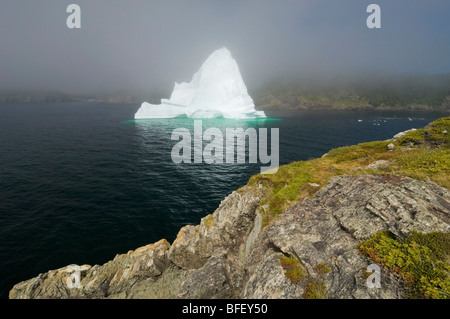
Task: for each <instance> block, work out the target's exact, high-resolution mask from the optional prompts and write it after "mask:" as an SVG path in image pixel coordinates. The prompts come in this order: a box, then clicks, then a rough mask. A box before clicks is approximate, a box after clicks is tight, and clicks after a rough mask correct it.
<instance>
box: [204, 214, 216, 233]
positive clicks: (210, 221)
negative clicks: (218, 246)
mask: <svg viewBox="0 0 450 319" xmlns="http://www.w3.org/2000/svg"><path fill="white" fill-rule="evenodd" d="M204 222H205V227H206V229H210V228H211V226H213V225H214V215H212V214H211V215H208V216H206V217H205V218H204Z"/></svg>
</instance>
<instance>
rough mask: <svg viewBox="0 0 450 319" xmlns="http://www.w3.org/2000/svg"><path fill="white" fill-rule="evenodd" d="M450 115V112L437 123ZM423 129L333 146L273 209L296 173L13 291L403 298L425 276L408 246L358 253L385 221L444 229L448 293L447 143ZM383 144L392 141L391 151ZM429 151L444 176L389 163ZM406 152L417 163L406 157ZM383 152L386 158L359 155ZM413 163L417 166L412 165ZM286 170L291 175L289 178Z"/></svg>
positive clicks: (440, 291) (397, 231)
mask: <svg viewBox="0 0 450 319" xmlns="http://www.w3.org/2000/svg"><path fill="white" fill-rule="evenodd" d="M449 123H450V118H447V119H446V120H445V123H444V124H445V125H448V124H449ZM427 130H436V125H435V126H433V125H431V126H430V127H429V128H425V129H424V131H423V132H422V131H420V132H409V133H408V134H409V135H408V134H405V135H406V136H405V135H403V136H402V139H401V140H392V141H387V142H386V143H382V144H381V146H380V144H376V145H372V146H373V147H374V149H373V150H372V151H373V152H372V151H370V152H369V151H367V152H368V153H365V157H364V156H356V157H355V156H351V157H349V158H347V159H343V158H342V155H343V154H346V155H348V154H349V151H350V150H346V152H334V153H333V152H330V153H329V154H327V155H326V156H324V158H323V159H321V160H320V161H321V162H316V163H315V164H316V165H315V167H317V165H319V164H326V165H328V171H329V172H331V173H330V174H331V175H332V176H331V177H330V176H328V175H326V180H325V182H323V184H322V186H321V183H318V184H316V183H310V181H309V180H306V181H304V183H303V184H301V185H300V186H298V185H297V186H296V192H297V195H296V196H297V197H296V198H295V200H288V201H287V204H286V203H285V202H286V200H285V202H284V203H285V205H284V206H282V207H284V208H283V211H282V213H281V214H278V215H277V216H272V215H273V214H272V215H271V214H270V213H271V212H270V211H271V210H275V208H274V207H275V202H274V200H270V198H272V197H273V196H274V194H275V193H276V192H278V193H276V194H275V195H277V194H278V197H280V196H281V195H280V194H282V193H281V191H282V190H286V189H287V188H288V185H292V183H290V184H286V185H285V186H283V187H281V188H280V189H277V188H276V187H275V186H274V185H275V180H269V181H268V180H267V179H266V178H264V177H262V176H261V177H259V178H257V179H253V180H251V182H249V184H248V185H246V186H244V187H243V188H241V189H239V190H237V191H235V192H233V193H232V194H230V195H229V196H228V197H226V198H225V199H224V200H223V201H222V202H221V204H220V206H219V207H218V208H217V210H216V211H215V212H214V213H213V214H211V215H209V216H206V217H205V218H203V219H202V220H201V223H200V224H199V225H197V226H186V227H183V228H182V229H181V230H180V231H179V234H178V236H177V238H176V240H175V241H174V242H173V243H172V244H170V243H168V242H167V241H166V240H161V241H159V242H157V243H154V244H150V245H147V246H144V247H140V248H138V249H136V250H134V251H130V252H128V253H127V254H122V255H117V256H116V257H115V258H114V259H113V260H112V261H110V262H108V263H106V264H104V265H95V266H90V265H83V266H79V267H74V266H68V267H64V268H60V269H56V270H51V271H49V272H47V273H43V274H40V275H38V276H37V277H35V278H32V279H30V280H27V281H24V282H21V283H18V284H17V285H15V286H14V287H13V288H12V290H11V291H10V295H9V297H10V298H14V299H20V298H406V297H408V296H410V295H411V294H410V293H411V283H412V282H413V281H415V280H417V281H420V280H422V281H423V280H424V279H423V278H425V277H423V276H422V277H423V278H422V277H420V278H418V279H417V278H412V277H411V276H409V275H408V274H410V273H411V272H407V271H408V269H410V268H407V267H409V264H408V260H409V259H408V258H409V257H408V256H407V255H405V257H404V258H403V259H402V260H403V264H408V265H406V266H405V265H402V264H401V263H399V262H397V264H396V265H395V267H391V266H392V265H391V264H390V260H388V259H383V256H384V255H383V253H384V252H383V251H372V253H370V254H364V250H363V249H362V248H361V243H364V242H365V241H367V240H370V239H371V238H373V236H375V235H377V234H380V232H383V231H385V232H388V233H389V234H390V235H391V236H392V238H393V240H394V239H395V240H396V241H398V243H399V247H400V248H401V247H406V248H408V247H409V246H407V244H405V242H404V241H405V240H407V239H408V238H409V237H410V236H411V234H413V233H416V232H420V233H421V234H443V235H444V237H443V238H444V248H443V250H444V255H443V256H444V257H442V256H441V255H439V256H441V259H444V260H443V261H442V260H439V261H436V262H435V263H434V262H433V265H434V266H436V265H444V266H443V267H447V268H444V269H447V273H445V271H444V277H443V278H439V280H441V281H442V282H443V283H441V284H437V285H438V286H437V287H434V288H436V291H437V292H436V294H435V295H437V297H443V298H445V297H447V298H448V290H447V289H448V287H449V286H448V285H449V283H448V271H449V270H450V268H449V267H448V260H449V257H448V256H449V255H448V254H449V251H448V250H449V247H448V239H449V237H448V236H447V235H448V234H449V233H450V192H449V190H448V188H447V187H446V184H445V181H446V180H448V176H449V175H448V173H449V166H448V161H449V159H448V158H449V157H448V144H447V136H444V138H443V139H441V140H439V143H432V144H433V146H432V150H429V149H428V148H430V144H426V143H419V142H421V141H422V142H424V141H425V140H427V136H428V135H429V134H428V135H427V134H426V132H427ZM439 130H440V133H439V134H443V135H445V134H447V133H446V131H445V133H444V132H443V130H442V127H439ZM411 134H414V136H415V137H417V136H418V134H422V135H421V137H422V139H423V140H420V139H418V138H416V139H415V140H414V141H412V140H411V138H410V137H411V136H413V135H411ZM408 138H409V139H408ZM435 140H436V139H435ZM427 141H428V140H427ZM386 144H392V145H394V148H395V150H394V149H393V148H392V146H390V148H389V149H388V148H386ZM361 147H362V148H363V149H365V150H367V149H369V148H368V146H367V145H363V146H361ZM425 148H427V149H425ZM381 149H382V150H381ZM375 150H376V151H375ZM354 151H355V149H352V152H354ZM434 151H436V152H438V154H440V153H439V152H444V155H445V157H444V162H439V163H441V164H439V163H438V164H436V165H434V166H433V168H434V169H438V173H437V174H436V176H438V175H439V176H442V174H444V178H443V179H440V178H437V177H436V178H432V180H435V181H432V180H426V179H427V178H421V176H423V175H420V174H419V175H417V178H411V177H408V176H406V175H411V174H403V175H399V174H396V173H399V172H400V171H401V170H400V169H401V168H402V169H403V171H402V172H406V171H407V170H406V169H407V168H408V167H409V168H411V165H415V164H414V163H416V162H417V161H418V160H417V156H419V155H420V154H422V153H423V154H426V156H430V154H433V152H434ZM396 152H398V154H397V153H396ZM411 152H413V153H411ZM416 152H419V153H416ZM430 152H431V153H430ZM395 154H397V155H398V156H397V155H395ZM404 154H408V156H412V158H414V159H415V161H416V162H411V161H407V162H405V158H404V156H405V155H404ZM414 156H416V157H414ZM408 158H409V157H408ZM332 159H333V160H332ZM380 161H383V162H382V163H383V165H372V166H371V167H369V168H368V167H367V166H368V165H366V164H369V165H370V164H374V163H375V164H376V163H381V162H380ZM402 161H403V162H404V163H406V164H402V163H403V162H402ZM351 163H356V164H357V167H355V166H354V165H350V164H351ZM418 163H419V164H417V165H422V164H420V161H418ZM356 164H355V165H356ZM399 165H403V166H399ZM439 165H441V166H439ZM295 167H296V166H295ZM344 167H345V168H346V169H347V170H345V169H344ZM441 168H443V171H442V170H440V169H441ZM417 170H418V168H417V166H414V167H413V168H412V171H417ZM288 172H292V171H289V170H288V168H285V169H281V168H280V170H279V173H277V174H287V173H288ZM347 173H348V174H347ZM298 174H299V173H297V175H295V174H294V175H295V176H294V177H296V178H297V177H298ZM275 175H276V174H275ZM286 176H287V175H286ZM324 176H325V175H324ZM432 176H434V175H432ZM324 178H325V177H324ZM283 180H285V181H286V183H289V179H288V178H287V177H286V178H283ZM441 180H443V181H444V182H440V181H441ZM305 183H307V184H305ZM304 184H305V185H306V186H305V185H304ZM438 184H441V185H438ZM442 184H444V185H442ZM303 186H305V187H307V189H308V192H307V196H298V194H301V193H302V191H303V189H304V187H303ZM271 196H272V197H271ZM275 197H276V196H275ZM278 197H277V198H278ZM277 207H278V206H277ZM272 213H273V212H272ZM269 215H270V216H272V217H271V218H270V219H269V220H268V219H267V216H269ZM419 244H423V243H419ZM419 244H418V243H415V242H414V243H413V245H412V246H411V247H413V248H417V249H419V251H420V252H422V253H429V252H431V253H432V252H433V250H432V249H433V247H434V246H431V245H428V246H427V245H426V244H423V245H425V246H427V247H430V248H427V247H425V246H423V247H422V246H420V245H419ZM435 246H436V245H435ZM408 249H409V248H408ZM410 250H411V249H410ZM411 251H412V254H413V255H414V254H415V251H414V250H411ZM387 253H389V252H387ZM431 253H430V254H431ZM427 256H428V255H427ZM430 256H431V255H430ZM433 256H434V255H433ZM430 258H431V257H430ZM375 262H376V263H377V264H378V265H379V267H380V270H381V273H380V280H381V282H380V285H381V287H380V288H369V287H368V284H367V277H368V266H369V265H371V264H374V263H375ZM434 266H433V267H434ZM436 267H437V266H436ZM75 271H78V272H79V275H80V277H79V278H80V282H79V286H76V287H73V286H72V287H70V286H71V285H70V284H68V280H70V277H69V276H73V274H74V272H75ZM407 275H408V276H407ZM431 281H432V282H437V281H436V280H434V281H433V280H431ZM69 287H70V288H69ZM434 288H433V289H434Z"/></svg>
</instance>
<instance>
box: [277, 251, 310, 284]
mask: <svg viewBox="0 0 450 319" xmlns="http://www.w3.org/2000/svg"><path fill="white" fill-rule="evenodd" d="M280 264H281V267H282V268H283V269H284V271H285V272H284V274H285V276H286V277H287V278H288V279H289V280H290V281H291V282H292V283H294V284H297V283H299V282H300V280H301V279H303V277H305V275H304V271H303V266H302V264H301V262H300V261H299V260H298V259H296V258H294V257H287V256H281V257H280Z"/></svg>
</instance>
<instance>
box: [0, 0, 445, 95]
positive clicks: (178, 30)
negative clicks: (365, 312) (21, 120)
mask: <svg viewBox="0 0 450 319" xmlns="http://www.w3.org/2000/svg"><path fill="white" fill-rule="evenodd" d="M71 3H76V4H78V5H79V6H80V7H81V28H80V29H69V28H67V26H66V19H67V17H68V16H69V13H66V8H67V6H68V5H69V4H71ZM371 3H377V4H379V5H380V7H381V29H369V28H368V27H367V26H366V19H367V17H368V16H369V13H366V8H367V6H368V5H369V4H371ZM0 8H1V9H0V61H1V62H0V90H8V89H36V90H39V89H51V90H60V91H64V92H68V93H94V92H107V91H112V90H121V91H129V92H151V93H153V92H155V93H159V94H161V95H163V94H164V95H167V94H169V93H170V92H171V90H172V88H173V85H174V82H175V81H177V82H182V81H190V79H191V77H192V75H193V73H194V72H195V71H197V69H198V68H199V67H200V65H201V64H202V62H203V61H204V60H205V59H206V58H207V57H208V56H209V54H211V53H212V52H213V51H214V50H216V49H218V48H220V47H223V46H225V47H227V48H228V49H229V50H230V51H231V52H232V54H233V56H234V58H235V59H236V60H237V62H238V64H239V67H240V69H241V73H242V76H243V78H244V81H245V82H246V84H247V86H248V88H249V89H250V90H251V89H254V88H257V87H259V86H261V85H262V84H264V83H265V82H267V81H270V80H272V79H274V78H283V77H290V76H298V77H306V78H307V77H308V76H311V77H315V78H319V79H320V78H324V79H325V78H329V77H330V76H334V77H336V75H339V76H342V77H346V76H350V75H352V74H364V75H365V76H368V77H369V76H370V75H371V74H373V73H383V72H390V73H426V74H432V73H443V72H450V59H449V56H450V36H449V35H450V19H449V13H450V2H448V1H441V0H436V1H433V0H428V1H414V0H404V1H400V0H397V1H381V0H371V1H364V0H329V1H325V0H314V1H301V0H296V1H294V0H292V1H291V0H272V1H267V0H231V1H230V0H228V1H220V0H189V1H171V0H167V1H143V0H142V1H138V0H127V1H107V0H96V1H92V0H71V1H63V0H54V1H50V0H40V1H34V0H27V1H25V0H23V1H17V0H2V1H1V7H0Z"/></svg>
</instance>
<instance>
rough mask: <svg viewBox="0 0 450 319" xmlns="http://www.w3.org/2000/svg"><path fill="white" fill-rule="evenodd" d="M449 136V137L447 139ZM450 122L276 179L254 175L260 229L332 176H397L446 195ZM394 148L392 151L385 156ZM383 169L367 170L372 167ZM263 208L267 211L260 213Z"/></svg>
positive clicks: (335, 154) (342, 152)
mask: <svg viewBox="0 0 450 319" xmlns="http://www.w3.org/2000/svg"><path fill="white" fill-rule="evenodd" d="M445 132H447V133H445ZM449 132H450V117H445V118H441V119H438V120H436V121H434V122H432V123H430V124H429V125H428V126H427V127H425V128H423V129H420V130H416V131H411V132H408V133H406V134H405V135H404V136H403V137H401V138H399V139H398V140H397V141H392V142H391V141H389V142H387V141H375V142H369V143H361V144H358V145H353V146H347V147H340V148H337V149H334V150H331V151H330V152H329V153H328V154H327V155H325V156H323V157H322V158H317V159H313V160H309V161H300V162H294V163H291V164H288V165H284V166H281V167H280V168H279V169H278V172H277V173H276V174H272V175H262V174H260V175H255V176H252V177H251V178H250V180H249V185H255V184H260V185H262V187H263V188H264V189H265V193H266V195H265V196H264V198H263V199H262V200H261V202H260V207H259V211H261V212H262V216H263V226H266V225H268V224H269V223H270V222H271V221H272V220H273V219H275V218H276V217H277V216H278V215H280V214H281V213H282V212H283V211H284V210H285V209H286V208H287V207H289V206H291V205H293V204H295V203H297V202H300V201H302V200H303V199H305V198H307V197H311V196H313V195H314V194H315V192H317V191H318V190H319V188H320V187H313V186H312V185H311V184H313V183H315V184H318V185H320V186H323V185H325V184H326V183H327V182H328V180H329V179H330V178H331V177H333V176H336V175H343V174H348V175H359V174H380V175H384V174H395V175H403V176H409V177H412V178H416V179H419V180H424V181H428V180H431V181H434V182H435V183H437V184H439V185H441V186H443V187H446V188H449V189H450V178H449V176H450V133H449ZM390 143H392V144H394V146H395V149H394V150H393V151H388V150H387V145H388V144H390ZM379 160H384V161H388V165H386V167H380V168H375V169H370V168H368V165H369V164H372V163H374V162H376V161H379ZM263 207H264V208H265V209H263Z"/></svg>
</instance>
